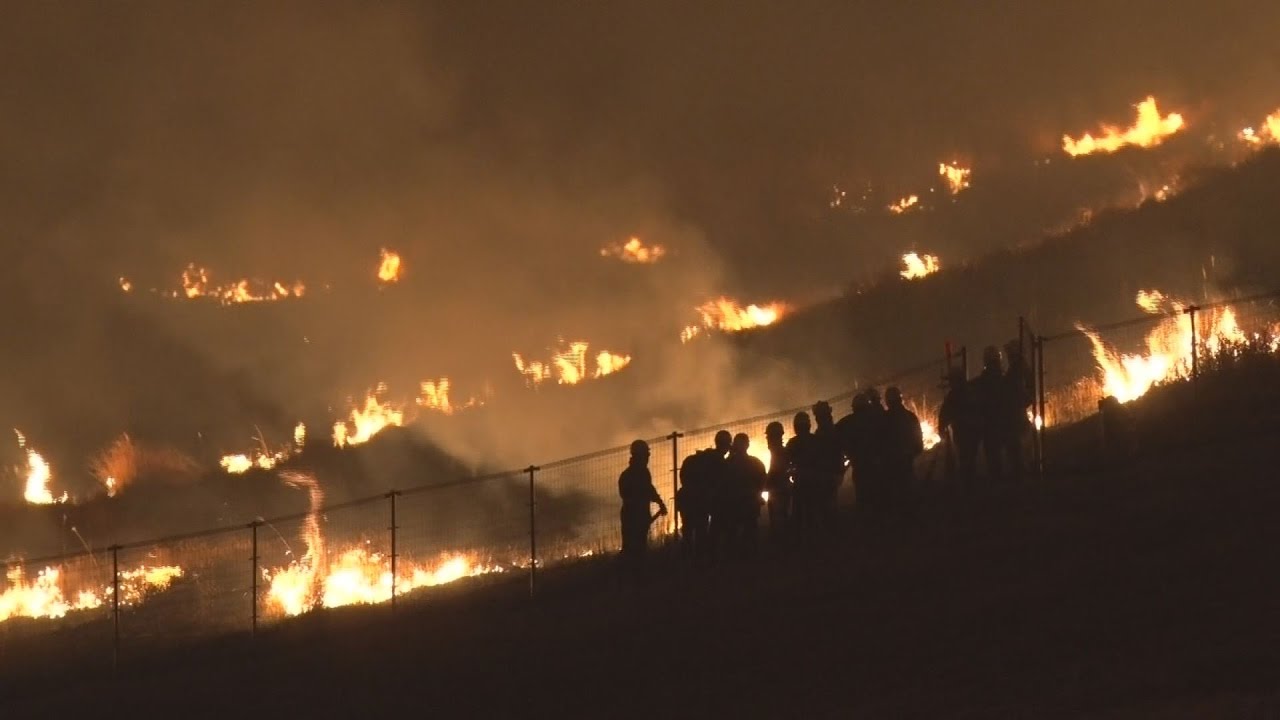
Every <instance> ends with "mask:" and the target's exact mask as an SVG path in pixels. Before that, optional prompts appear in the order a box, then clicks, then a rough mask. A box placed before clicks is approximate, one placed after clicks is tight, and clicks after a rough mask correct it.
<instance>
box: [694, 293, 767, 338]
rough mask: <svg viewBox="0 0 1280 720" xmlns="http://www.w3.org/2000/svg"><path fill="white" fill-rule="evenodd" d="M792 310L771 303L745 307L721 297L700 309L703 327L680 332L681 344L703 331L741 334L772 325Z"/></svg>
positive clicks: (708, 302)
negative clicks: (741, 332) (744, 331)
mask: <svg viewBox="0 0 1280 720" xmlns="http://www.w3.org/2000/svg"><path fill="white" fill-rule="evenodd" d="M789 309H790V308H788V307H787V305H786V304H785V303H781V302H771V303H766V304H764V305H747V306H746V307H743V306H742V305H741V304H739V303H738V301H736V300H731V299H729V298H727V297H719V298H716V299H715V300H709V301H707V302H705V303H703V304H702V305H700V306H699V307H698V314H699V315H701V316H702V324H701V325H690V326H688V327H686V328H685V329H684V330H682V331H681V332H680V342H689V341H690V340H692V339H693V338H695V337H697V336H698V335H699V334H700V333H701V332H702V330H703V329H704V328H705V329H709V330H720V331H722V332H740V331H742V330H750V329H752V328H757V327H764V326H765V325H772V324H774V323H775V322H777V321H778V319H779V318H781V317H782V316H783V315H784V314H786V312H787V311H788V310H789Z"/></svg>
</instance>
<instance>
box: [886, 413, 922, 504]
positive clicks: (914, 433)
mask: <svg viewBox="0 0 1280 720" xmlns="http://www.w3.org/2000/svg"><path fill="white" fill-rule="evenodd" d="M884 399H885V402H886V403H887V404H888V408H887V409H886V410H885V436H884V439H885V444H884V450H885V453H884V454H885V476H886V479H887V482H888V493H889V497H891V498H892V502H893V504H894V505H895V506H898V507H901V506H902V505H903V504H904V503H906V502H907V501H908V500H909V498H910V497H911V493H912V488H913V487H914V486H915V467H914V465H915V461H916V458H917V457H919V456H920V453H922V452H924V434H923V433H922V432H921V430H920V418H918V417H916V414H915V413H913V412H911V411H910V410H908V409H907V407H906V406H905V405H903V404H902V391H901V390H899V389H898V388H896V387H891V388H889V389H888V390H886V391H885V393H884Z"/></svg>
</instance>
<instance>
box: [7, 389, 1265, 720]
mask: <svg viewBox="0 0 1280 720" xmlns="http://www.w3.org/2000/svg"><path fill="white" fill-rule="evenodd" d="M1184 409H1185V408H1184ZM1237 419H1238V420H1240V421H1241V423H1240V425H1241V426H1244V425H1251V426H1253V427H1254V429H1255V430H1257V432H1253V433H1243V432H1210V431H1208V430H1206V432H1205V433H1202V434H1200V435H1195V434H1192V435H1191V437H1193V438H1199V441H1198V442H1185V441H1184V442H1179V443H1174V444H1172V445H1167V446H1159V447H1156V446H1152V447H1155V449H1154V450H1153V449H1148V451H1147V452H1146V453H1145V454H1143V453H1141V452H1140V453H1139V455H1138V457H1136V458H1135V459H1134V460H1132V461H1130V462H1128V463H1125V464H1124V465H1122V466H1119V467H1111V468H1098V467H1094V468H1085V469H1079V470H1073V471H1070V472H1065V471H1064V472H1062V473H1060V474H1054V475H1051V476H1050V477H1048V478H1046V479H1045V480H1043V481H1031V482H1028V483H1026V484H1024V485H1022V486H1017V487H1005V488H999V489H996V490H989V491H986V492H983V493H981V494H979V495H977V496H973V497H960V496H956V495H955V494H954V493H952V492H949V491H948V490H947V489H945V488H943V489H933V490H932V491H931V492H930V493H928V495H927V496H926V499H925V500H924V501H923V502H922V503H921V504H920V505H919V507H918V508H917V509H916V511H915V512H914V513H913V514H912V515H911V516H909V517H903V518H893V519H885V520H883V521H880V522H877V521H874V520H868V519H865V518H861V517H858V516H856V515H853V514H849V515H846V516H844V517H843V518H842V521H841V524H840V526H839V529H838V533H837V536H836V537H835V538H834V540H833V541H832V542H831V543H830V544H829V545H826V546H823V547H818V548H813V549H809V550H805V551H802V552H797V553H790V554H788V553H769V554H767V555H766V556H765V557H763V558H762V559H761V560H760V561H758V562H756V563H751V564H736V565H727V566H723V567H720V568H716V569H714V570H712V571H709V572H702V573H695V572H691V571H689V570H687V569H685V568H683V567H682V566H681V564H680V563H679V562H678V561H677V559H676V558H675V557H673V556H670V555H662V554H660V555H659V556H658V557H657V558H656V560H655V563H654V567H653V570H654V572H653V575H652V578H651V582H650V583H649V584H648V585H647V586H645V587H643V588H633V587H628V586H623V585H621V584H620V583H619V582H618V579H617V577H616V576H615V574H614V572H613V569H612V567H611V565H610V564H609V562H608V561H607V560H595V561H587V562H583V563H579V564H576V565H574V566H569V567H561V568H552V569H549V570H546V571H545V572H543V573H542V574H541V576H540V584H539V593H538V596H537V599H536V600H530V599H529V597H528V585H527V579H526V578H522V577H508V578H502V579H498V580H493V579H489V580H485V581H480V582H470V583H458V584H456V585H454V586H450V587H447V588H443V589H438V590H436V591H434V592H429V593H426V594H424V595H422V596H419V597H416V598H414V597H411V598H408V599H406V600H405V601H402V602H401V604H400V606H399V608H397V610H396V611H395V613H394V614H393V613H392V612H391V610H390V608H388V607H386V606H382V607H373V608H368V607H366V608H347V609H342V610H339V611H329V612H320V613H314V614H313V615H311V616H309V617H305V618H302V619H300V620H297V621H294V622H288V623H284V624H281V625H278V626H276V627H275V628H274V629H272V630H269V631H265V632H262V633H260V634H259V636H258V637H257V638H256V639H250V638H248V637H227V638H223V639H221V640H217V641H213V642H208V643H205V644H197V645H191V646H188V647H185V648H183V649H182V650H181V651H178V652H173V651H170V652H160V651H157V652H156V653H154V654H151V655H148V656H143V657H138V656H129V657H125V658H124V660H123V662H122V667H121V670H120V672H119V673H118V674H116V675H114V676H113V675H112V674H111V673H110V672H107V671H102V672H98V673H74V674H73V673H69V672H67V671H65V670H60V669H59V667H58V666H57V664H56V663H55V664H53V665H51V666H50V667H49V668H48V672H47V673H44V674H43V676H42V677H39V678H36V677H31V678H29V679H24V680H22V682H21V683H14V682H10V683H6V685H8V688H7V691H6V695H7V696H8V698H9V699H8V700H7V707H4V706H0V707H3V713H2V716H3V717H5V718H19V717H65V716H70V714H71V713H73V712H93V713H94V715H95V716H98V717H101V716H104V715H106V716H112V715H124V714H127V715H130V716H133V717H150V716H167V715H180V716H183V717H195V716H209V717H214V716H216V717H233V716H253V717H272V716H275V717H301V716H304V715H305V716H315V717H328V716H337V715H339V714H341V715H346V716H350V717H380V716H390V715H391V714H393V713H395V714H410V715H414V716H432V715H434V716H438V715H446V716H487V717H504V716H515V715H520V716H539V717H541V716H550V715H556V716H562V717H565V716H568V717H573V716H584V715H594V716H605V717H618V716H640V715H649V716H676V717H681V716H692V715H702V716H717V717H718V716H725V715H729V714H734V715H743V716H797V717H809V716H841V717H935V716H953V717H1037V718H1040V717H1050V716H1060V715H1069V716H1078V715H1086V716H1106V717H1132V716H1148V715H1154V716H1162V717H1163V716H1175V717H1203V716H1212V717H1275V716H1277V715H1278V714H1280V647H1278V646H1277V641H1280V577H1278V575H1277V563H1276V558H1277V552H1276V548H1277V547H1280V526H1278V525H1277V523H1276V518H1277V517H1278V516H1280V513H1278V512H1277V511H1280V485H1278V484H1277V482H1276V479H1275V474H1276V473H1275V470H1274V468H1275V465H1276V461H1277V455H1276V453H1275V452H1274V451H1273V449H1272V445H1273V444H1272V441H1271V438H1270V433H1269V430H1270V428H1273V427H1274V423H1272V422H1271V420H1272V418H1271V417H1270V416H1269V415H1268V416H1266V417H1265V421H1263V424H1262V425H1261V426H1259V425H1258V423H1259V421H1260V419H1261V416H1254V417H1252V418H1250V417H1248V416H1238V418H1237ZM1210 425H1211V423H1202V424H1201V425H1200V427H1203V428H1209V427H1210ZM1218 429H1221V428H1218ZM1228 430H1229V428H1228ZM9 659H10V660H12V659H13V658H9ZM14 678H15V676H12V675H11V676H10V679H11V680H13V679H14Z"/></svg>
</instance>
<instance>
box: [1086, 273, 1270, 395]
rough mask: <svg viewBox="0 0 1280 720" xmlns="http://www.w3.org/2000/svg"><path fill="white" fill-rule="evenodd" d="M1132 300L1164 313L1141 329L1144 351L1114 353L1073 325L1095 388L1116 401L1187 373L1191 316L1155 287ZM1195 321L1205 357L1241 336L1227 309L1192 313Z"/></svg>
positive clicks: (1243, 337)
mask: <svg viewBox="0 0 1280 720" xmlns="http://www.w3.org/2000/svg"><path fill="white" fill-rule="evenodd" d="M1136 302H1137V303H1138V305H1139V307H1141V308H1142V309H1143V310H1145V311H1147V312H1149V313H1153V314H1157V313H1170V314H1169V316H1168V317H1167V318H1165V319H1164V320H1161V321H1160V323H1159V324H1157V325H1156V326H1155V327H1154V328H1152V329H1151V331H1150V332H1148V333H1147V336H1146V339H1145V345H1146V348H1145V352H1142V353H1134V354H1128V353H1121V352H1117V351H1115V350H1113V349H1112V348H1110V347H1108V346H1107V344H1106V343H1105V342H1103V341H1102V338H1101V337H1099V336H1098V333H1096V332H1094V331H1092V330H1090V329H1088V328H1086V327H1084V326H1083V325H1079V324H1077V325H1076V328H1077V329H1079V330H1080V332H1082V333H1084V335H1085V336H1086V337H1088V338H1089V342H1090V343H1091V344H1092V345H1093V357H1094V361H1095V362H1096V363H1097V364H1098V371H1099V375H1100V378H1099V380H1098V385H1099V390H1100V391H1101V392H1102V395H1103V396H1104V397H1105V396H1114V397H1115V398H1116V399H1117V400H1119V401H1120V402H1122V403H1127V402H1130V401H1131V400H1135V399H1137V398H1139V397H1142V396H1143V395H1145V394H1146V393H1147V391H1148V390H1150V389H1151V388H1152V387H1154V386H1155V385H1158V384H1160V383H1164V382H1169V381H1172V380H1179V379H1182V378H1186V377H1187V376H1188V375H1189V374H1190V371H1191V361H1192V357H1191V356H1192V352H1193V349H1192V342H1193V338H1194V337H1195V335H1193V333H1192V330H1191V318H1190V316H1189V315H1187V314H1185V313H1184V310H1185V309H1186V307H1187V306H1186V305H1185V304H1184V303H1182V302H1180V301H1178V300H1174V299H1171V298H1169V297H1167V296H1166V295H1164V294H1163V293H1161V292H1159V291H1158V290H1144V291H1142V292H1139V293H1138V296H1137V298H1136ZM1196 323H1197V325H1198V328H1197V333H1196V335H1198V336H1199V338H1200V339H1201V341H1202V344H1203V347H1204V350H1205V351H1206V352H1208V353H1209V354H1210V355H1216V354H1217V353H1218V352H1220V351H1221V350H1222V349H1223V347H1224V346H1226V345H1227V344H1229V343H1241V342H1245V341H1246V340H1247V337H1246V336H1245V334H1244V332H1243V331H1242V330H1241V329H1240V326H1239V325H1238V324H1237V322H1236V316H1235V313H1234V311H1232V310H1231V309H1230V308H1225V309H1217V310H1202V311H1200V312H1198V313H1197V314H1196Z"/></svg>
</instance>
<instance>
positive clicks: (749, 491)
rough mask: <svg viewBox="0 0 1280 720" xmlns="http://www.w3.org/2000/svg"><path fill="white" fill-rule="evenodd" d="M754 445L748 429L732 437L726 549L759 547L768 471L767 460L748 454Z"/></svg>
mask: <svg viewBox="0 0 1280 720" xmlns="http://www.w3.org/2000/svg"><path fill="white" fill-rule="evenodd" d="M750 447H751V438H749V437H747V434H746V433H738V434H737V435H735V436H734V437H733V446H732V448H731V449H730V450H729V460H728V468H729V472H728V478H729V482H728V483H727V484H726V485H727V487H726V490H727V492H726V493H725V495H726V501H725V512H726V513H727V514H728V516H729V517H730V518H731V519H730V524H729V525H728V527H727V530H728V533H727V534H728V541H727V543H726V548H725V550H726V552H733V551H734V550H735V549H736V550H737V551H738V552H740V553H741V554H743V555H754V554H755V553H756V550H757V544H758V542H759V533H760V505H761V503H762V501H763V498H762V497H761V495H760V494H761V493H763V492H764V487H765V483H766V482H767V480H768V473H767V471H766V470H765V467H764V463H763V462H761V461H760V459H759V458H757V457H752V456H751V455H748V454H747V450H748V449H749V448H750Z"/></svg>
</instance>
